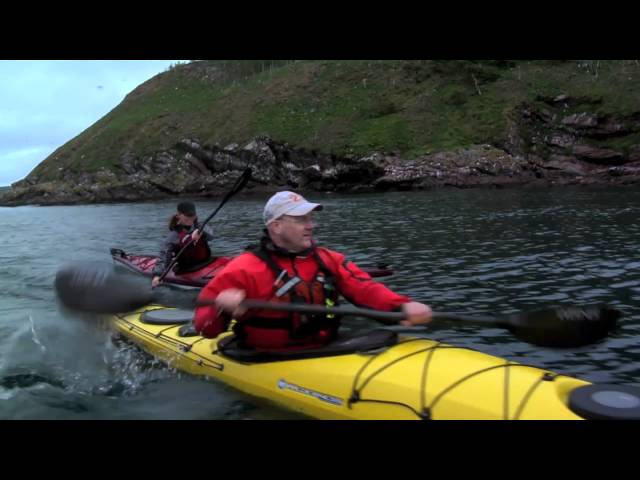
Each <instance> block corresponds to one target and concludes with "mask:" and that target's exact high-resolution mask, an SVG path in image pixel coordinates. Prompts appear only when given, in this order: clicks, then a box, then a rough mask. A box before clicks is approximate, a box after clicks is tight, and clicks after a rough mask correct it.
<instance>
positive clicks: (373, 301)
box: [318, 248, 411, 312]
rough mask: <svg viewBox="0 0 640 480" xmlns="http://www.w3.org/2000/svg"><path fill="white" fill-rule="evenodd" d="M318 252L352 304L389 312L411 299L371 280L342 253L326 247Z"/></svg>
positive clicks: (339, 287) (342, 292)
mask: <svg viewBox="0 0 640 480" xmlns="http://www.w3.org/2000/svg"><path fill="white" fill-rule="evenodd" d="M318 253H319V255H321V258H322V260H323V261H325V263H326V264H327V267H328V268H329V269H331V271H332V272H334V273H335V275H336V281H337V283H338V289H339V290H340V293H341V294H342V295H343V296H344V297H345V298H346V299H347V300H349V301H350V302H351V303H353V304H354V305H356V306H360V307H367V308H373V309H375V310H382V311H385V312H389V311H392V310H395V309H398V308H399V307H400V306H401V305H402V304H403V303H408V302H410V301H411V299H410V298H409V297H406V296H404V295H399V294H397V293H395V292H393V291H392V290H390V289H389V288H387V287H385V286H384V285H383V284H382V283H379V282H376V281H375V280H373V279H372V278H371V276H370V275H369V274H368V273H366V272H364V271H362V270H361V269H360V268H359V267H358V266H357V265H356V264H355V263H353V262H350V261H347V260H346V259H345V258H344V255H342V254H340V253H338V252H334V251H332V250H328V249H326V248H322V249H318Z"/></svg>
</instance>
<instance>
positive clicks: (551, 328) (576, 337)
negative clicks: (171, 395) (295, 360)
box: [55, 264, 621, 348]
mask: <svg viewBox="0 0 640 480" xmlns="http://www.w3.org/2000/svg"><path fill="white" fill-rule="evenodd" d="M55 288H56V292H57V294H58V298H59V299H60V300H61V301H62V302H63V303H64V304H65V305H66V306H68V307H70V308H74V309H78V310H85V311H93V312H97V313H119V312H127V311H131V310H133V309H136V308H138V307H142V306H144V305H146V304H148V303H150V302H152V301H154V294H153V292H152V291H151V288H150V286H149V285H144V286H143V285H140V284H139V283H136V282H133V281H132V280H131V279H127V278H123V277H122V276H121V275H116V274H115V273H114V272H112V271H110V270H109V269H106V268H105V267H100V268H97V267H96V266H95V265H82V264H75V265H68V266H66V267H64V268H62V269H61V270H59V271H58V273H57V275H56V280H55ZM212 304H215V302H214V301H200V302H198V303H197V305H198V306H201V305H212ZM241 305H242V306H244V307H246V308H256V309H263V310H264V309H269V310H278V311H283V312H297V313H311V314H314V313H315V314H334V315H344V316H347V315H350V316H361V317H368V318H372V319H374V320H378V321H380V322H382V323H386V324H397V323H398V322H400V321H402V320H404V319H405V314H404V313H402V312H382V311H378V310H371V309H365V308H356V307H349V306H345V307H325V306H323V305H304V304H303V305H300V304H288V303H277V302H264V301H257V300H244V301H243V302H242V303H241ZM620 316H621V314H620V312H619V311H618V310H615V309H612V308H608V307H597V306H590V307H578V306H564V307H556V308H546V309H541V310H537V311H533V312H523V313H520V314H515V315H511V316H505V317H498V318H492V317H471V316H466V315H465V316H463V315H457V314H449V313H439V312H434V314H433V321H445V322H447V323H450V322H451V323H453V324H457V325H466V324H471V325H473V324H476V325H482V326H485V327H487V326H488V327H494V328H504V329H507V330H508V331H510V332H511V333H512V334H513V335H514V336H516V337H517V338H519V339H521V340H523V341H525V342H528V343H531V344H534V345H539V346H544V347H556V348H573V347H580V346H583V345H589V344H593V343H595V342H597V341H599V340H602V339H603V338H605V337H606V336H607V335H609V333H610V332H611V331H612V330H613V329H614V328H615V327H616V322H617V320H618V318H620Z"/></svg>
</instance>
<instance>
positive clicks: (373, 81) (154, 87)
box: [32, 60, 640, 178]
mask: <svg viewBox="0 0 640 480" xmlns="http://www.w3.org/2000/svg"><path fill="white" fill-rule="evenodd" d="M560 94H568V95H571V96H575V97H580V96H589V97H592V98H596V99H599V100H601V102H599V103H598V104H597V106H596V107H594V108H595V110H596V111H599V112H600V113H611V112H618V113H623V114H628V113H632V112H633V111H634V110H635V111H637V110H640V108H639V106H640V65H639V64H638V61H635V60H628V61H609V60H607V61H577V60H565V61H494V60H476V61H464V60H446V61H436V60H422V61H398V60H393V61H391V60H389V61H385V60H357V61H345V60H340V61H328V60H323V61H283V60H280V61H229V60H224V61H216V60H211V61H201V62H193V63H190V64H186V65H178V66H175V67H174V68H172V69H170V70H169V71H166V72H164V73H162V74H160V75H158V76H156V77H154V78H152V79H151V80H149V81H147V82H145V83H144V84H142V85H140V86H139V87H138V88H137V89H136V90H134V91H133V92H132V93H131V94H129V95H128V96H127V97H126V98H125V100H124V101H123V102H122V103H121V104H120V105H119V106H118V107H116V108H115V109H114V110H112V111H111V112H110V113H109V114H108V115H106V116H105V117H103V118H102V119H101V120H100V121H98V122H97V123H95V124H94V125H93V126H91V127H90V128H89V129H87V130H86V131H84V132H83V133H82V134H80V135H79V136H78V137H76V138H74V139H73V140H71V141H70V142H68V143H67V144H65V145H63V146H62V147H60V148H59V149H58V150H57V151H56V152H54V153H53V154H52V155H51V156H50V157H49V158H47V159H46V160H45V161H44V162H43V163H42V164H40V165H39V166H38V167H37V168H36V169H35V170H34V172H32V175H37V177H38V178H47V177H51V176H52V175H55V174H56V172H58V171H59V168H60V167H62V168H65V169H68V170H71V171H73V172H84V171H94V170H96V169H97V168H100V167H108V168H110V167H112V166H114V165H116V164H118V163H119V158H120V156H121V155H122V154H123V153H125V152H131V153H133V154H134V155H138V156H145V155H150V154H152V153H153V152H155V151H157V150H161V149H166V148H170V147H171V146H173V145H174V144H175V143H176V141H178V140H179V139H181V138H184V137H192V138H197V139H199V140H200V141H202V142H204V143H206V144H214V143H218V144H220V145H226V144H228V143H232V142H238V143H241V142H244V141H246V140H248V139H250V138H252V137H254V136H256V135H261V134H267V135H269V136H271V137H272V138H273V139H274V140H277V141H281V142H288V143H290V144H292V145H296V146H301V147H306V148H310V149H317V150H321V151H323V152H331V153H338V154H344V153H355V154H365V153H369V152H371V151H374V150H377V151H397V152H399V153H401V154H402V155H403V156H404V157H406V158H413V157H416V156H418V155H421V154H424V153H427V152H436V151H446V150H453V149H457V148H460V147H467V146H469V145H472V144H480V143H489V144H494V145H500V144H501V143H502V142H503V141H504V140H505V135H506V122H507V115H508V113H509V112H510V111H511V110H512V109H513V108H514V107H515V106H516V105H518V104H519V103H521V102H523V101H528V102H535V101H536V98H537V97H539V96H556V95H560ZM579 111H580V110H579ZM569 113H570V112H568V113H567V114H569ZM635 140H636V139H635V138H632V139H629V138H627V139H626V140H625V141H626V142H629V141H631V142H634V141H635ZM638 143H640V142H638Z"/></svg>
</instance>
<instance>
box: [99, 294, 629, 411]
mask: <svg viewBox="0 0 640 480" xmlns="http://www.w3.org/2000/svg"><path fill="white" fill-rule="evenodd" d="M191 315H192V312H190V311H186V310H177V309H171V308H165V307H162V306H160V305H149V306H146V307H143V308H141V309H138V310H137V311H135V312H131V313H126V314H117V315H115V316H114V317H113V319H112V322H113V325H114V326H115V328H116V329H117V331H119V332H120V333H121V334H122V335H124V336H125V337H127V338H129V339H130V340H132V341H133V342H135V343H136V344H138V345H139V346H140V347H141V348H142V349H144V350H145V351H147V352H148V353H150V354H151V355H153V356H155V357H157V358H159V359H161V360H163V361H165V362H166V363H167V364H168V365H169V366H171V367H175V368H177V369H179V370H182V371H184V372H188V373H190V374H193V375H204V376H207V377H211V378H214V379H216V380H220V381H222V382H224V383H226V384H229V385H230V386H232V387H234V388H236V389H238V390H240V391H242V392H245V393H247V394H249V395H252V396H256V397H260V398H263V399H267V400H269V401H271V402H274V403H275V404H278V405H279V406H282V407H284V408H287V409H289V410H293V411H296V412H299V413H301V414H304V415H307V416H309V417H313V418H319V419H353V420H356V419H362V420H368V419H393V420H410V419H434V420H440V419H469V420H479V419H487V420H499V419H514V420H515V419H518V420H529V419H549V420H551V419H553V420H570V419H571V420H573V419H582V418H611V416H613V418H634V417H633V416H631V417H629V416H628V415H637V414H638V408H640V407H639V406H640V401H638V398H639V397H638V396H637V395H635V391H634V390H632V389H629V390H625V389H624V387H620V388H617V389H616V387H615V386H602V387H598V386H594V385H592V384H590V383H589V382H585V381H583V380H579V379H576V378H572V377H569V376H565V375H558V374H555V373H553V372H551V371H548V370H544V369H540V368H537V367H534V366H530V365H524V364H520V363H515V362H511V361H508V360H505V359H502V358H499V357H495V356H492V355H488V354H485V353H481V352H477V351H474V350H470V349H467V348H461V347H455V346H452V345H447V344H443V343H440V342H437V341H433V340H428V339H425V338H416V337H408V336H398V335H397V334H396V333H395V332H391V331H389V330H374V331H372V332H369V333H367V334H360V335H359V336H357V337H351V338H350V337H345V338H343V339H341V340H338V341H337V342H336V343H335V344H332V345H331V346H330V347H327V348H325V349H319V350H318V351H312V352H304V353H297V354H294V356H293V357H292V356H291V355H281V356H278V355H277V354H273V355H270V354H264V353H262V354H261V353H259V352H253V351H248V350H242V349H241V348H239V347H238V346H237V345H236V343H235V341H234V336H233V334H232V333H231V332H226V333H224V334H222V335H220V336H219V337H218V338H215V339H206V338H203V337H201V336H198V335H195V334H194V333H193V332H189V330H190V329H191V325H190V320H191ZM296 355H297V356H298V358H296ZM301 357H302V358H301ZM305 357H306V358H305ZM636 401H637V402H638V405H635V402H636ZM603 412H604V413H603ZM620 412H622V413H620ZM607 415H609V416H607ZM620 415H627V416H623V417H619V416H620Z"/></svg>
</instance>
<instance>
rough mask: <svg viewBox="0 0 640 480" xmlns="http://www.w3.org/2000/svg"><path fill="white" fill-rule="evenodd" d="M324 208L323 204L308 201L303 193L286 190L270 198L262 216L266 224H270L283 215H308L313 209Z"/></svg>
mask: <svg viewBox="0 0 640 480" xmlns="http://www.w3.org/2000/svg"><path fill="white" fill-rule="evenodd" d="M322 208H323V207H322V205H320V204H319V203H311V202H307V201H306V200H305V198H304V197H303V196H302V195H299V194H297V193H294V192H289V191H284V192H278V193H276V194H275V195H273V196H272V197H271V198H270V199H269V201H268V202H267V204H266V205H265V206H264V213H263V214H262V218H263V219H264V224H265V225H269V224H270V223H271V222H273V221H274V220H277V219H278V218H280V217H281V216H282V215H291V216H293V217H299V216H302V215H306V214H307V213H309V212H311V211H312V210H322Z"/></svg>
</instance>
